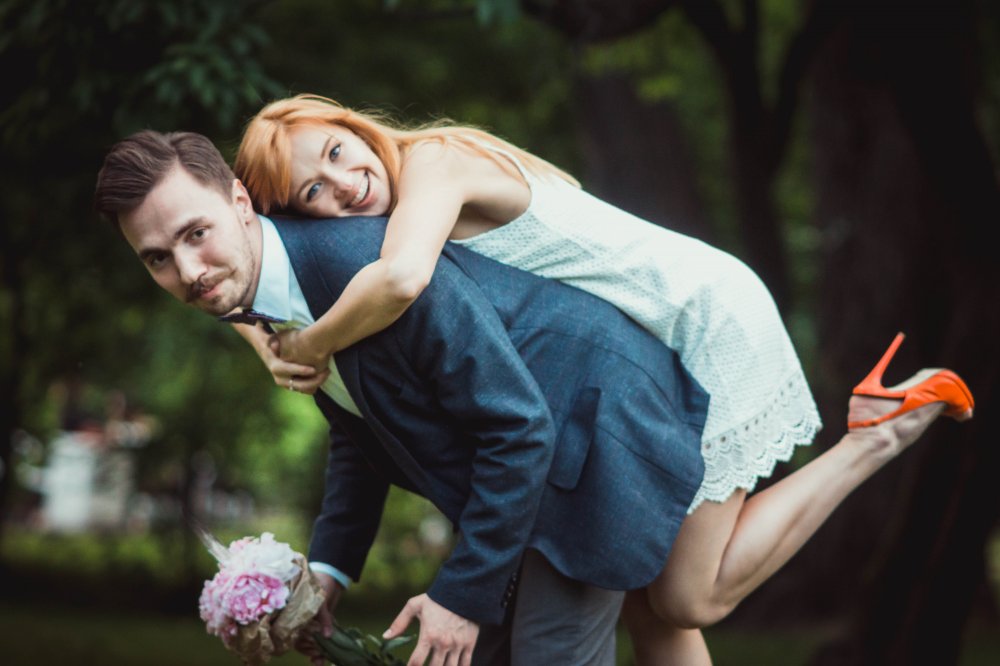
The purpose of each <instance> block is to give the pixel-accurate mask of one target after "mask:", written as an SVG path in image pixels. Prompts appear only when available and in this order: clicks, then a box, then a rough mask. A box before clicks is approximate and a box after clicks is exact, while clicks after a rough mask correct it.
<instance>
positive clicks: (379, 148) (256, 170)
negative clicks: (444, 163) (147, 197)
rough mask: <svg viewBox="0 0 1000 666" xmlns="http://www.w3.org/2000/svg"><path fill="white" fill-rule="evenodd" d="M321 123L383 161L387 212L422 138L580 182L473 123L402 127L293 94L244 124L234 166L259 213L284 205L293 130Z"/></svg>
mask: <svg viewBox="0 0 1000 666" xmlns="http://www.w3.org/2000/svg"><path fill="white" fill-rule="evenodd" d="M324 125H340V126H341V127H346V128H347V129H349V130H351V131H352V132H354V133H355V134H357V135H358V136H359V137H361V138H362V139H363V140H364V141H365V143H367V144H368V145H369V147H371V149H372V151H373V152H374V153H375V155H376V156H377V157H378V158H379V159H380V160H381V161H382V163H383V164H384V165H385V169H386V173H387V174H388V177H389V188H390V194H391V197H392V199H391V204H390V210H391V209H392V208H395V206H396V192H397V183H398V181H399V173H400V169H401V166H402V161H403V156H404V155H405V154H406V151H407V150H408V149H409V148H410V147H411V146H413V145H414V144H415V143H419V142H421V141H440V142H449V141H457V142H460V143H461V144H463V145H465V146H467V147H469V148H471V149H472V150H474V151H476V152H478V153H480V154H482V155H484V156H486V157H489V158H490V159H494V160H497V159H498V153H496V152H494V151H492V150H490V148H491V147H492V148H496V149H499V150H501V151H505V152H508V153H510V154H512V155H514V156H515V157H516V158H517V159H518V160H519V161H520V162H521V164H523V165H524V167H525V168H526V169H527V170H528V171H530V172H531V173H532V174H534V175H536V176H539V177H545V176H556V177H558V178H562V179H564V180H566V181H568V182H570V183H572V184H574V185H577V186H579V183H577V181H576V180H575V179H574V178H573V177H572V176H570V175H569V174H567V173H566V172H564V171H562V170H561V169H559V168H557V167H555V166H553V165H551V164H549V163H548V162H546V161H545V160H543V159H541V158H538V157H535V156H534V155H532V154H531V153H528V152H525V151H524V150H521V149H520V148H517V147H516V146H514V145H512V144H510V143H508V142H506V141H504V140H503V139H499V138H497V137H495V136H493V135H492V134H490V133H488V132H484V131H483V130H480V129H476V128H474V127H462V126H456V125H452V124H449V123H437V124H433V125H426V126H423V127H419V128H416V129H406V128H404V127H402V126H400V125H398V124H396V123H394V122H392V121H391V120H389V119H388V118H386V117H384V116H381V115H379V114H377V113H373V112H361V111H354V110H351V109H348V108H346V107H343V106H341V105H340V104H338V103H337V102H335V101H333V100H331V99H328V98H326V97H321V96H319V95H296V96H295V97H289V98H287V99H281V100H278V101H276V102H271V103H270V104H268V105H267V106H265V107H264V108H263V109H261V110H260V112H258V113H257V115H256V116H254V118H253V119H252V120H251V121H250V122H249V124H248V125H247V128H246V131H245V132H244V133H243V140H242V141H241V142H240V147H239V151H238V152H237V154H236V164H235V165H234V168H233V170H234V171H235V173H236V177H237V178H239V179H240V180H242V181H243V184H244V185H245V186H246V188H247V191H248V192H249V193H250V197H251V199H253V203H254V206H255V207H256V208H257V210H258V211H260V212H261V213H263V214H265V215H267V214H269V213H271V212H272V211H275V210H284V209H287V208H288V201H289V196H290V191H291V180H292V167H291V161H292V157H291V154H292V149H291V140H290V134H291V130H292V129H293V128H295V127H302V126H320V127H322V126H324Z"/></svg>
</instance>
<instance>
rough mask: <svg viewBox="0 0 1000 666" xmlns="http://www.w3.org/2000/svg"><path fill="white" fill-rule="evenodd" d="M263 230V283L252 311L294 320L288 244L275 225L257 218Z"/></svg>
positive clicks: (259, 285) (261, 259) (261, 271)
mask: <svg viewBox="0 0 1000 666" xmlns="http://www.w3.org/2000/svg"><path fill="white" fill-rule="evenodd" d="M257 217H259V218H260V228H261V235H262V238H261V241H262V247H261V257H260V280H259V281H258V282H257V295H256V296H255V297H254V299H253V309H254V310H257V311H258V312H263V313H264V314H267V315H270V316H272V317H276V318H278V319H284V320H286V321H287V320H290V319H292V304H291V299H290V298H289V291H288V275H289V271H290V270H291V263H290V261H289V259H288V252H287V251H286V250H285V244H284V243H282V242H281V236H279V235H278V230H277V229H276V228H275V227H274V222H272V221H271V220H269V219H268V218H266V217H264V216H263V215H258V216H257Z"/></svg>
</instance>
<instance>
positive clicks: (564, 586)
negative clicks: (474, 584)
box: [472, 549, 625, 666]
mask: <svg viewBox="0 0 1000 666" xmlns="http://www.w3.org/2000/svg"><path fill="white" fill-rule="evenodd" d="M624 599H625V593H624V592H615V591H612V590H605V589H602V588H599V587H594V586H592V585H587V584H585V583H580V582H577V581H574V580H570V579H569V578H566V577H565V576H563V575H562V574H560V573H559V572H558V571H556V570H555V569H554V568H553V567H552V565H551V564H549V561H548V560H546V559H545V557H544V556H542V555H541V553H539V552H538V551H536V550H531V549H529V550H527V551H525V554H524V561H523V563H522V565H521V575H520V584H519V585H518V590H517V598H516V601H515V603H514V612H513V614H512V615H511V616H510V617H508V620H507V622H506V623H505V624H503V625H481V626H480V628H479V639H478V640H477V641H476V649H475V652H473V654H472V665H473V666H614V663H615V625H616V623H617V621H618V614H619V612H620V611H621V607H622V601H623V600H624Z"/></svg>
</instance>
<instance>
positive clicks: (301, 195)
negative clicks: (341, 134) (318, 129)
mask: <svg viewBox="0 0 1000 666" xmlns="http://www.w3.org/2000/svg"><path fill="white" fill-rule="evenodd" d="M333 139H334V136H333V135H332V134H331V135H330V136H328V137H327V139H326V141H324V142H323V145H322V146H321V147H320V149H319V161H320V164H322V163H323V160H325V159H326V157H325V155H326V154H327V153H328V152H329V151H328V150H327V149H326V147H327V146H329V145H330V142H331V141H333ZM308 184H309V178H306V179H305V180H304V181H303V182H302V183H301V184H300V185H299V186H298V187H297V188H296V189H295V191H296V192H298V193H299V199H301V200H302V201H303V202H304V201H305V200H306V196H305V195H306V194H308V192H303V191H302V190H303V189H304V188H305V186H306V185H308Z"/></svg>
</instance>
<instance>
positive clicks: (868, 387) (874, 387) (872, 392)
mask: <svg viewBox="0 0 1000 666" xmlns="http://www.w3.org/2000/svg"><path fill="white" fill-rule="evenodd" d="M905 339H906V336H905V335H903V334H902V333H897V334H896V337H895V338H894V339H893V341H892V344H890V345H889V348H888V349H886V350H885V353H884V354H882V358H880V359H879V361H878V363H876V364H875V367H874V368H872V371H871V372H869V373H868V376H867V377H865V378H864V379H862V380H861V383H860V384H858V385H857V386H855V387H854V391H853V393H854V395H867V396H872V397H876V398H897V397H901V396H902V392H900V391H887V390H886V389H885V387H884V386H882V375H884V374H885V369H886V368H888V367H889V363H891V362H892V358H893V357H894V356H895V355H896V350H898V349H899V346H900V345H901V344H903V340H905Z"/></svg>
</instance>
